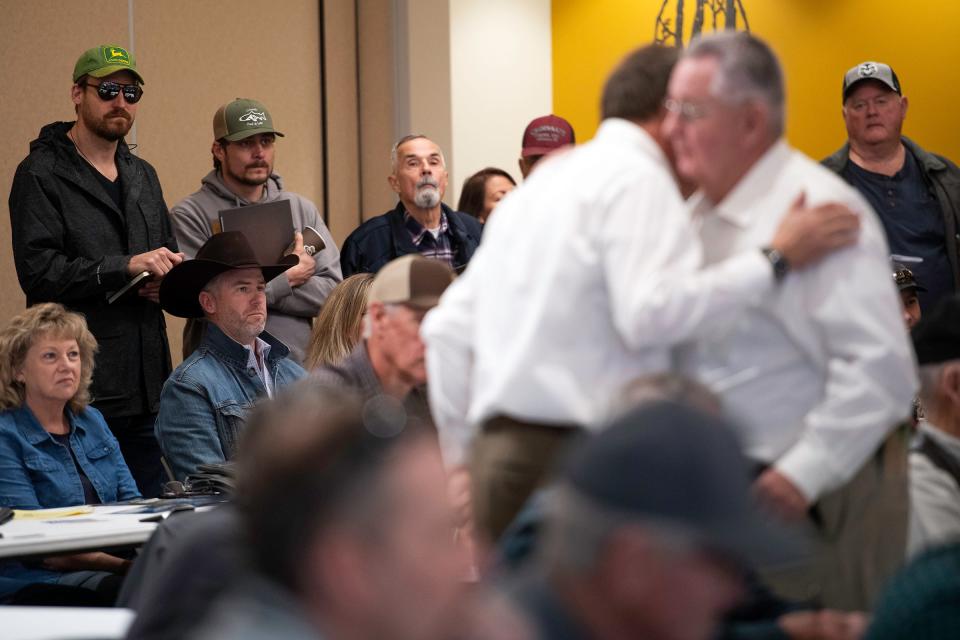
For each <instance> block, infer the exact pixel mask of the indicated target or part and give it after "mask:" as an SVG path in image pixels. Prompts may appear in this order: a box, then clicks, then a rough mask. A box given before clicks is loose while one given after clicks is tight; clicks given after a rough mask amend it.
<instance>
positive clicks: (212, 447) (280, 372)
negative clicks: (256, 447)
mask: <svg viewBox="0 0 960 640" xmlns="http://www.w3.org/2000/svg"><path fill="white" fill-rule="evenodd" d="M297 263H298V258H297V256H295V255H288V256H284V257H283V259H282V260H281V261H280V264H273V265H261V264H260V263H258V262H257V258H256V256H255V255H254V252H253V249H252V248H251V247H250V243H249V242H247V239H246V238H245V237H244V235H243V234H242V233H240V232H239V231H227V232H224V233H218V234H216V235H214V236H213V237H211V238H210V239H209V240H207V241H206V242H205V243H204V244H203V246H202V247H200V250H199V251H197V257H196V258H194V259H193V260H185V261H184V262H182V263H180V264H179V265H177V267H176V268H174V269H171V270H170V273H169V274H167V277H166V278H164V280H163V284H162V285H161V286H160V306H162V307H163V310H164V311H166V312H167V313H169V314H171V315H174V316H178V317H180V318H204V319H206V321H207V327H206V331H205V332H204V335H203V340H202V341H201V342H200V346H199V347H198V348H197V349H196V351H194V352H193V353H192V354H191V355H190V356H189V357H188V358H187V359H186V360H184V361H183V362H182V363H181V364H180V366H179V367H177V368H176V369H175V370H174V372H173V373H172V374H170V377H169V378H168V379H167V381H166V383H165V384H164V385H163V391H162V393H161V394H160V413H159V414H158V415H157V424H156V427H155V430H156V435H157V441H158V442H159V443H160V448H161V449H162V450H163V455H164V457H165V458H166V460H167V463H168V464H169V465H170V467H171V469H172V471H173V475H174V477H175V478H176V479H177V480H182V479H183V478H184V477H186V476H187V475H188V474H191V473H194V472H195V471H196V470H197V467H198V466H199V465H201V464H210V463H221V462H224V461H225V460H229V459H230V458H231V457H232V456H233V453H234V450H235V448H236V444H237V439H238V438H239V436H240V432H241V431H242V429H243V426H244V424H245V422H246V417H247V413H248V412H249V410H250V408H251V407H252V406H253V404H254V402H256V401H257V399H259V398H260V397H262V396H269V397H273V395H274V392H275V391H276V390H277V389H279V388H280V387H283V386H284V385H287V384H289V383H291V382H293V381H294V380H297V379H299V378H301V377H302V376H303V369H301V368H300V366H299V365H297V364H296V363H295V362H293V361H291V360H290V359H289V358H287V354H288V353H289V350H288V349H287V347H286V346H285V345H284V344H283V343H282V342H280V341H279V340H277V339H276V338H275V337H274V336H272V335H270V334H269V333H268V332H266V331H265V330H264V327H265V326H266V323H267V298H266V290H267V283H268V282H270V281H271V280H273V279H274V278H277V277H279V276H281V275H282V274H283V273H284V272H285V271H287V270H288V269H291V268H293V267H294V265H296V264H297Z"/></svg>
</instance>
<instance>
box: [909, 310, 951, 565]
mask: <svg viewBox="0 0 960 640" xmlns="http://www.w3.org/2000/svg"><path fill="white" fill-rule="evenodd" d="M913 344H914V348H915V349H916V351H917V362H918V363H919V364H920V402H921V403H922V405H923V411H924V414H925V415H924V418H923V419H921V420H920V422H919V424H918V425H917V428H918V430H919V432H920V436H921V438H920V441H919V444H918V445H917V446H916V447H915V448H914V450H913V451H912V452H911V454H910V507H911V508H910V531H909V533H908V537H907V547H908V551H909V553H910V554H915V553H917V552H919V551H922V550H923V549H926V548H928V547H932V546H936V545H939V544H943V543H945V542H948V541H960V296H950V297H949V298H946V299H945V300H943V301H942V302H941V303H940V304H939V305H937V307H936V308H935V309H933V310H932V312H930V313H928V314H927V316H926V317H925V318H923V319H922V320H921V321H920V322H919V323H918V324H917V326H916V327H915V328H914V330H913Z"/></svg>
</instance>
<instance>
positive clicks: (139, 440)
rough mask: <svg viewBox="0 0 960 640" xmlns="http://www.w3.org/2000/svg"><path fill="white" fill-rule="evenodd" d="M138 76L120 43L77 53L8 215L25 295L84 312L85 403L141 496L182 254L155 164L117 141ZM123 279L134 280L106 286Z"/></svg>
mask: <svg viewBox="0 0 960 640" xmlns="http://www.w3.org/2000/svg"><path fill="white" fill-rule="evenodd" d="M143 83H144V82H143V76H142V75H141V74H140V72H139V71H138V69H137V63H136V59H135V58H134V56H133V53H132V52H131V51H128V50H126V49H124V48H123V47H120V46H115V45H102V46H99V47H94V48H93V49H89V50H88V51H85V52H84V53H83V55H81V56H80V58H79V59H78V60H77V63H76V65H75V67H74V70H73V88H72V90H71V93H70V95H71V98H72V99H73V104H74V109H75V110H76V113H77V120H76V122H54V123H52V124H48V125H46V126H45V127H43V128H42V129H41V130H40V135H39V136H38V137H37V139H36V140H34V141H33V142H31V143H30V155H28V156H27V158H26V159H25V160H24V161H23V162H21V163H20V166H19V167H18V168H17V172H16V175H15V176H14V179H13V188H12V189H11V191H10V225H11V229H12V233H13V255H14V261H15V264H16V269H17V276H18V277H19V279H20V286H21V287H22V288H23V291H24V293H25V294H26V296H27V304H28V305H33V304H36V303H39V302H60V303H62V304H64V305H65V306H67V307H68V308H69V309H71V310H73V311H78V312H80V313H83V314H84V315H85V316H86V319H87V324H88V325H89V327H90V331H91V332H92V333H93V335H94V336H95V337H96V339H97V343H98V344H99V351H98V353H97V361H96V373H95V374H94V378H93V386H92V388H91V394H92V395H93V397H94V402H93V404H94V406H95V407H96V408H97V409H98V410H100V412H101V413H103V415H104V417H105V418H106V420H107V424H108V425H109V426H110V429H111V430H112V431H113V433H114V435H115V436H116V437H117V440H119V441H120V448H121V451H122V452H123V456H124V458H125V459H126V461H127V465H128V466H129V467H130V470H131V471H132V472H133V476H134V479H135V480H136V481H137V486H138V487H139V489H140V492H141V493H142V494H143V495H144V496H148V497H149V496H156V495H158V494H159V492H160V482H161V478H162V467H161V465H160V449H159V447H158V446H157V442H156V440H155V439H154V436H153V423H154V420H155V418H156V412H157V408H158V405H159V402H160V388H161V386H162V385H163V382H164V380H166V378H167V376H168V375H169V374H170V369H171V365H170V349H169V346H168V344H167V334H166V326H165V324H164V319H163V313H162V312H161V310H160V305H159V304H158V290H159V286H160V281H161V280H162V279H163V277H164V276H165V275H166V273H167V272H168V271H169V270H170V269H171V268H172V267H173V266H174V265H176V264H178V263H179V262H180V261H181V260H183V255H182V254H180V253H179V252H178V250H177V241H176V239H175V238H174V235H173V231H172V229H171V228H170V221H169V218H168V217H167V207H166V205H165V204H164V200H163V193H162V192H161V189H160V181H159V180H158V179H157V174H156V172H155V171H154V169H153V167H152V166H150V164H148V163H147V162H146V161H144V160H142V159H140V158H138V157H137V156H135V155H133V154H131V153H130V149H129V148H128V147H127V144H126V142H125V141H124V136H126V135H127V132H129V131H130V128H131V127H132V126H133V121H134V118H135V117H136V115H137V108H138V106H139V102H140V99H141V98H142V97H143V89H142V87H141V85H143ZM134 281H136V282H138V283H141V284H142V286H140V287H139V288H137V287H136V286H133V287H131V288H130V289H128V290H127V292H126V293H125V294H123V295H120V296H115V294H116V293H118V292H120V291H122V290H124V289H125V287H127V285H128V284H131V283H132V282H134ZM143 283H145V284H143Z"/></svg>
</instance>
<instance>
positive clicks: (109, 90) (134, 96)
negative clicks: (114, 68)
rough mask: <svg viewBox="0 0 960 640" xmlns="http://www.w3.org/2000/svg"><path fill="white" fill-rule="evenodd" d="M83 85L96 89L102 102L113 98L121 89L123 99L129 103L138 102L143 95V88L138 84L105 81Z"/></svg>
mask: <svg viewBox="0 0 960 640" xmlns="http://www.w3.org/2000/svg"><path fill="white" fill-rule="evenodd" d="M84 86H87V87H93V88H94V89H96V90H97V95H98V96H100V99H101V100H103V101H104V102H110V101H111V100H115V99H116V97H117V96H118V95H120V92H121V91H122V92H123V99H124V100H126V101H127V102H129V103H130V104H136V103H137V102H140V98H142V97H143V88H141V87H140V85H138V84H120V83H119V82H110V81H107V82H101V83H100V84H91V83H89V82H88V83H86V85H84Z"/></svg>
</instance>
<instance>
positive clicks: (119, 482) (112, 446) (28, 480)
mask: <svg viewBox="0 0 960 640" xmlns="http://www.w3.org/2000/svg"><path fill="white" fill-rule="evenodd" d="M67 419H68V420H69V422H70V449H71V450H73V455H74V456H76V459H77V463H78V464H79V465H80V468H81V469H83V472H84V473H85V474H86V476H87V478H89V479H90V484H92V485H93V488H94V490H95V491H96V492H97V496H98V497H99V498H100V501H101V502H116V501H118V500H130V499H132V498H139V497H140V492H139V491H137V485H136V483H134V481H133V477H132V476H131V475H130V470H129V469H128V468H127V463H126V462H124V460H123V455H121V453H120V445H119V444H117V439H116V438H114V437H113V434H112V433H110V429H108V428H107V423H106V422H105V421H104V419H103V416H102V415H101V414H100V412H99V411H97V410H96V409H94V408H93V407H87V408H86V409H84V410H83V412H81V413H80V415H74V414H73V412H71V411H70V410H69V409H68V410H67ZM84 502H85V500H84V498H83V485H82V484H81V483H80V474H79V473H77V466H76V465H75V464H74V463H73V460H72V458H71V456H70V451H67V449H66V447H64V446H62V445H61V444H60V443H58V442H57V441H56V440H54V438H53V436H51V435H50V434H49V433H47V432H46V431H45V430H44V429H43V427H41V426H40V423H39V422H37V419H36V417H34V415H33V412H32V411H30V409H29V408H28V407H27V406H26V405H24V406H22V407H20V408H19V409H10V410H8V411H4V412H3V413H0V504H2V505H3V506H5V507H12V508H14V509H46V508H52V507H70V506H74V505H78V504H83V503H84Z"/></svg>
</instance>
